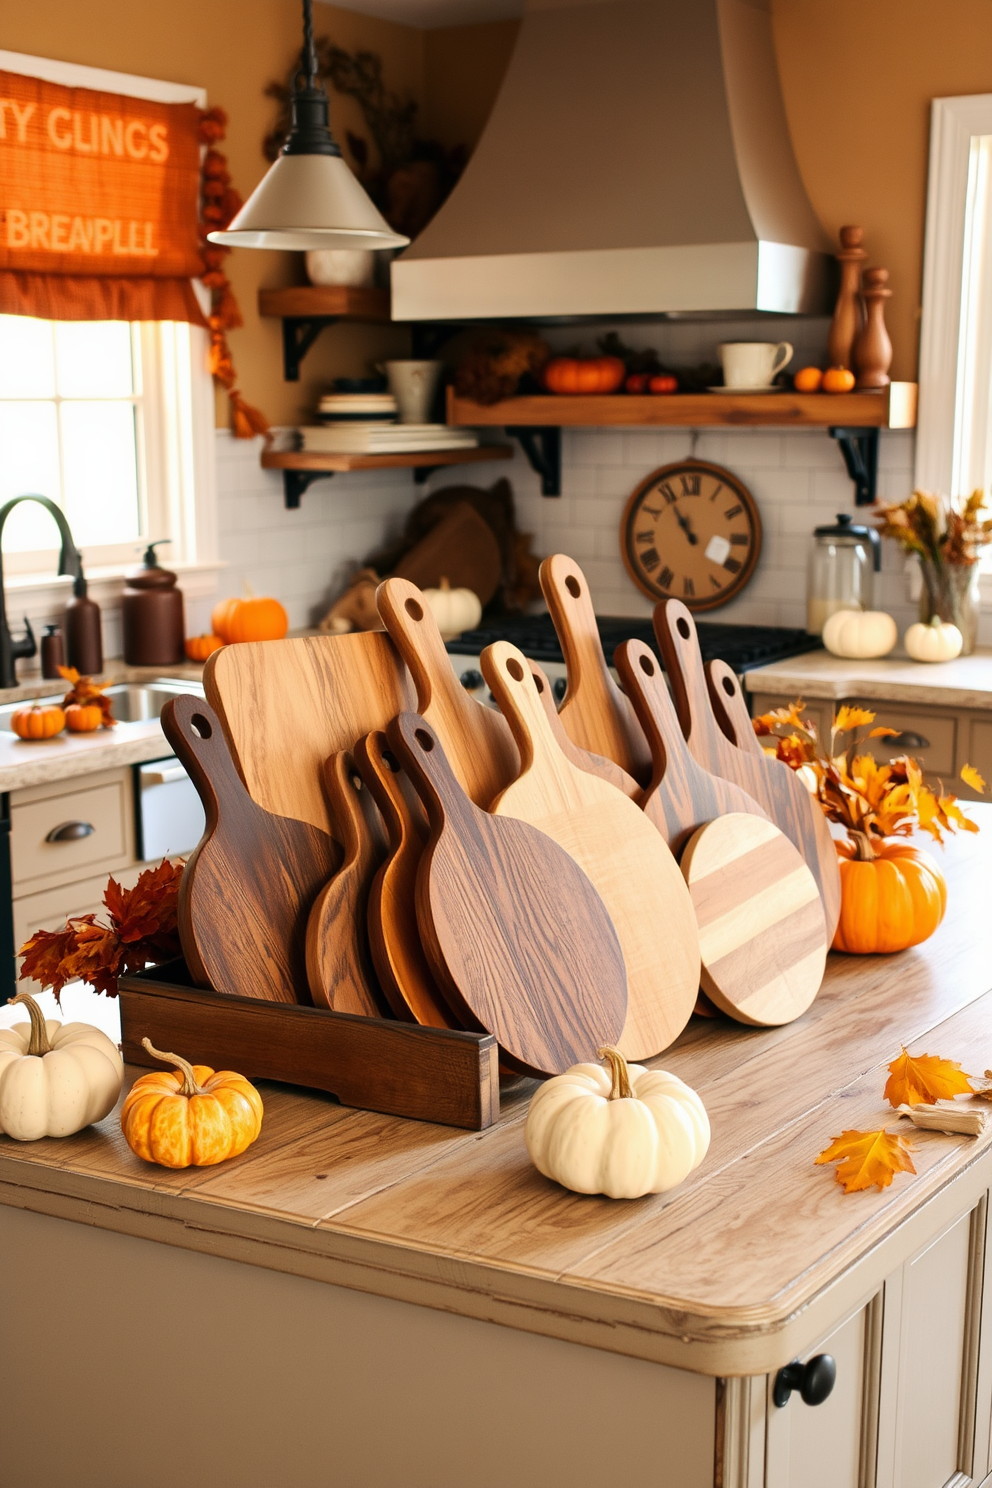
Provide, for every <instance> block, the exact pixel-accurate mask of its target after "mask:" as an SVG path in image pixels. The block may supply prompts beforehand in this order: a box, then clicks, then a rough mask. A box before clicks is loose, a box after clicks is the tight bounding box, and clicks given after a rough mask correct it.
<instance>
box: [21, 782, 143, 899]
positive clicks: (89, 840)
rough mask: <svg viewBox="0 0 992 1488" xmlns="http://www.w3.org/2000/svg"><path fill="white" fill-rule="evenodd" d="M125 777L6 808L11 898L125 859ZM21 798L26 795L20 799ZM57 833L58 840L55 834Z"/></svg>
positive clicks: (128, 815)
mask: <svg viewBox="0 0 992 1488" xmlns="http://www.w3.org/2000/svg"><path fill="white" fill-rule="evenodd" d="M130 786H131V781H130V774H129V772H125V771H122V772H120V773H119V774H116V773H115V776H114V777H113V778H111V779H109V780H108V779H107V778H106V777H104V778H103V780H102V781H101V783H100V784H98V785H96V784H94V785H91V786H89V787H88V788H86V789H77V790H73V791H67V792H65V793H64V794H60V795H50V796H49V795H46V796H43V797H41V798H40V799H26V800H18V801H15V802H12V804H11V811H10V858H11V874H12V877H13V883H14V892H15V894H16V893H17V892H18V890H20V891H22V892H23V890H24V889H25V888H26V887H28V886H38V887H40V886H41V881H42V880H44V879H51V880H52V881H53V883H57V882H59V881H60V880H71V879H77V878H80V877H82V875H83V874H85V873H86V872H87V871H89V870H95V869H96V868H97V867H98V866H104V865H105V866H108V867H109V866H112V865H115V864H122V863H125V862H127V861H128V860H129V859H130V858H131V856H132V852H131V839H132V835H133V834H132V832H131V830H130V825H131V820H132V817H133V805H132V801H131V794H130ZM25 794H26V793H25ZM60 831H61V832H62V833H63V835H62V837H61V838H57V837H56V836H55V834H57V833H58V832H60Z"/></svg>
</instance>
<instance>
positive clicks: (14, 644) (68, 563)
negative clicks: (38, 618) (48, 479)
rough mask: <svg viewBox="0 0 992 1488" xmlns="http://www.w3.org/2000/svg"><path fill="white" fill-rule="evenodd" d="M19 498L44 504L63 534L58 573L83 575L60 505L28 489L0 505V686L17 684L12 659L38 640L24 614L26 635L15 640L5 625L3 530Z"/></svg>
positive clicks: (27, 652) (31, 648)
mask: <svg viewBox="0 0 992 1488" xmlns="http://www.w3.org/2000/svg"><path fill="white" fill-rule="evenodd" d="M21 501H38V502H40V503H41V505H42V506H43V507H45V508H46V509H47V510H48V511H50V512H51V514H52V516H53V517H54V518H55V522H56V525H57V527H58V529H59V532H60V533H61V535H62V551H61V553H60V554H59V573H60V574H71V575H72V576H73V578H75V579H81V578H82V576H83V560H82V557H81V555H80V552H79V549H78V548H77V547H76V544H75V543H74V542H73V540H72V533H71V532H70V531H69V523H68V522H67V521H66V519H65V513H64V512H63V511H62V508H61V507H59V506H56V505H55V502H54V501H51V500H50V499H49V498H48V497H47V496H38V495H36V494H35V493H34V492H28V493H26V494H25V495H24V496H12V497H11V499H10V500H9V501H7V502H5V503H4V505H3V506H0V687H16V686H17V673H16V671H15V669H14V663H15V661H16V660H17V659H18V658H19V657H21V656H24V657H27V656H34V655H35V654H36V652H37V650H38V643H37V641H36V640H35V638H34V631H33V630H32V629H31V622H30V620H29V619H28V617H27V616H26V615H25V617H24V626H25V630H26V632H27V633H26V634H25V635H23V636H21V638H20V639H19V640H16V641H15V640H14V637H13V636H12V635H11V633H10V626H9V625H8V624H7V597H6V594H5V592H4V586H3V529H4V523H5V522H6V520H7V518H8V517H9V516H10V514H11V512H12V511H13V509H14V507H15V506H17V505H18V503H19V502H21Z"/></svg>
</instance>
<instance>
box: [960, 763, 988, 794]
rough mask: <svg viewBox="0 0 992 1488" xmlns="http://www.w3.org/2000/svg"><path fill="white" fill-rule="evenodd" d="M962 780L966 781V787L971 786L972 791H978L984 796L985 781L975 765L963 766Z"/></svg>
mask: <svg viewBox="0 0 992 1488" xmlns="http://www.w3.org/2000/svg"><path fill="white" fill-rule="evenodd" d="M961 779H962V780H963V781H964V783H965V785H970V786H971V788H972V790H976V791H978V792H979V794H981V795H984V793H985V781H984V779H983V777H982V776H981V775H980V774H979V773H978V771H977V770H976V769H975V767H974V765H962V766H961Z"/></svg>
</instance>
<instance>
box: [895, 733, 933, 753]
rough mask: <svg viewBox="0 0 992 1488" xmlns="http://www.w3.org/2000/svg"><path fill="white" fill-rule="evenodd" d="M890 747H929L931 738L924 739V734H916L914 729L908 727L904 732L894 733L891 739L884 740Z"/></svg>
mask: <svg viewBox="0 0 992 1488" xmlns="http://www.w3.org/2000/svg"><path fill="white" fill-rule="evenodd" d="M884 743H885V745H886V747H887V748H889V749H929V748H930V740H929V739H924V737H923V735H922V734H914V733H913V731H912V729H906V730H905V732H904V733H901V734H894V735H893V736H892V737H891V738H890V739H886V740H885V741H884Z"/></svg>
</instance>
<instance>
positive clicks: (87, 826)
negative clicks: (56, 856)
mask: <svg viewBox="0 0 992 1488" xmlns="http://www.w3.org/2000/svg"><path fill="white" fill-rule="evenodd" d="M95 831H96V827H95V826H94V825H93V823H92V822H84V821H70V822H63V823H62V825H61V826H59V827H53V828H52V830H51V831H50V832H49V834H48V836H47V837H46V838H45V841H46V842H79V841H81V839H82V838H83V837H92V836H93V833H94V832H95Z"/></svg>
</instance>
